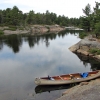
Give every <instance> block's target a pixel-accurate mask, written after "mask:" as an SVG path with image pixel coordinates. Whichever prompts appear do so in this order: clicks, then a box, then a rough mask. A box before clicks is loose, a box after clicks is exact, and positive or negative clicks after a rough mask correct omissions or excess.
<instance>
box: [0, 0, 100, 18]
mask: <svg viewBox="0 0 100 100" xmlns="http://www.w3.org/2000/svg"><path fill="white" fill-rule="evenodd" d="M95 1H97V2H100V0H0V9H2V10H4V9H6V8H13V6H17V7H18V8H19V9H20V10H21V11H23V12H24V13H27V12H29V11H30V10H33V11H35V13H38V12H40V13H45V12H46V11H47V10H49V12H53V13H56V14H57V15H61V16H62V15H64V16H66V17H69V18H72V17H73V18H74V17H76V18H79V17H80V16H82V15H84V14H83V11H82V9H84V8H85V6H86V5H87V4H88V3H89V4H90V5H91V8H93V7H95Z"/></svg>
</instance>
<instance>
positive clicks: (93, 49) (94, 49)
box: [89, 48, 100, 55]
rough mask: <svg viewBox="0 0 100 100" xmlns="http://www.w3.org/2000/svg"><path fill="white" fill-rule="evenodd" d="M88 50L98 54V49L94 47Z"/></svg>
mask: <svg viewBox="0 0 100 100" xmlns="http://www.w3.org/2000/svg"><path fill="white" fill-rule="evenodd" d="M89 52H90V53H92V54H97V55H100V50H99V49H96V48H92V49H90V50H89Z"/></svg>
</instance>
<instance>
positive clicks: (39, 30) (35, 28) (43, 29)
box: [0, 25, 65, 35]
mask: <svg viewBox="0 0 100 100" xmlns="http://www.w3.org/2000/svg"><path fill="white" fill-rule="evenodd" d="M0 30H2V31H3V32H4V35H11V34H31V35H40V34H41V35H42V34H46V33H50V32H54V33H56V32H59V31H63V30H65V27H61V26H59V25H30V26H26V27H25V28H23V29H20V28H17V29H16V30H14V31H12V30H9V27H7V26H5V27H0Z"/></svg>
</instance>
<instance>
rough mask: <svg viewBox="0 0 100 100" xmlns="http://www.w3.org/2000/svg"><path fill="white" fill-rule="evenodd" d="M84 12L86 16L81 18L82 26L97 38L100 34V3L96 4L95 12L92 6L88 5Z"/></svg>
mask: <svg viewBox="0 0 100 100" xmlns="http://www.w3.org/2000/svg"><path fill="white" fill-rule="evenodd" d="M82 10H83V13H84V14H85V16H82V17H80V20H81V23H80V26H81V28H83V29H84V30H86V31H88V32H90V31H91V32H92V33H94V34H95V35H96V37H97V36H98V35H99V34H100V3H99V2H95V7H94V8H93V11H92V10H91V5H90V4H87V5H86V7H85V8H84V9H82Z"/></svg>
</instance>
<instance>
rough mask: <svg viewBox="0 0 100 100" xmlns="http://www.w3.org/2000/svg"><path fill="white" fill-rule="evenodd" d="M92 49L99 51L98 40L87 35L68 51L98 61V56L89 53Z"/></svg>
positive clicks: (99, 56) (99, 44)
mask: <svg viewBox="0 0 100 100" xmlns="http://www.w3.org/2000/svg"><path fill="white" fill-rule="evenodd" d="M92 48H96V49H100V40H99V39H97V38H93V37H92V35H89V36H87V37H85V38H84V39H82V40H81V41H79V42H78V43H77V44H75V45H73V46H71V47H70V48H69V50H70V51H72V52H74V53H77V54H82V55H85V56H89V57H92V58H94V59H97V60H99V61H100V55H94V54H92V53H90V52H89V50H90V49H92Z"/></svg>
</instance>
